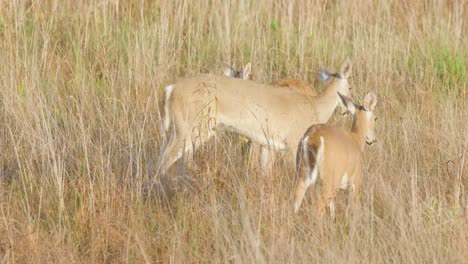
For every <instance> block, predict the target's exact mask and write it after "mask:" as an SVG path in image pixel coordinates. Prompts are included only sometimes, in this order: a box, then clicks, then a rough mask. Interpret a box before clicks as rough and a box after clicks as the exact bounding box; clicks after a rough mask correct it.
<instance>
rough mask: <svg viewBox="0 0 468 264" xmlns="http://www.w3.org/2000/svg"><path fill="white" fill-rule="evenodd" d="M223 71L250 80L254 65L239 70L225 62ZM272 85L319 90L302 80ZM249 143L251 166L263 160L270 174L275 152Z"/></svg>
mask: <svg viewBox="0 0 468 264" xmlns="http://www.w3.org/2000/svg"><path fill="white" fill-rule="evenodd" d="M223 71H224V75H226V76H228V77H232V78H239V79H244V80H248V79H249V78H250V74H251V71H252V66H251V64H250V62H249V63H247V65H246V66H245V67H244V70H243V71H238V70H236V69H234V68H233V67H231V66H229V65H228V64H226V63H223ZM327 74H329V73H328V72H325V75H324V74H323V73H321V74H320V75H319V77H320V78H321V79H322V78H323V77H324V78H323V79H326V78H327ZM270 85H273V86H278V87H286V88H290V89H293V90H296V91H298V92H300V93H302V94H305V95H306V96H317V92H316V91H315V90H314V88H312V87H311V86H310V85H309V84H308V83H306V82H304V81H301V80H295V79H281V80H276V81H273V82H271V83H270ZM248 145H249V146H250V151H249V152H250V168H251V169H252V168H253V167H254V166H255V165H257V164H258V163H257V162H258V161H259V160H261V168H262V173H263V174H264V175H267V174H269V173H270V172H271V170H272V167H273V163H274V159H275V157H274V153H271V151H270V150H269V149H268V148H262V146H261V145H260V144H257V143H253V142H252V141H251V140H249V142H248ZM259 157H261V159H259Z"/></svg>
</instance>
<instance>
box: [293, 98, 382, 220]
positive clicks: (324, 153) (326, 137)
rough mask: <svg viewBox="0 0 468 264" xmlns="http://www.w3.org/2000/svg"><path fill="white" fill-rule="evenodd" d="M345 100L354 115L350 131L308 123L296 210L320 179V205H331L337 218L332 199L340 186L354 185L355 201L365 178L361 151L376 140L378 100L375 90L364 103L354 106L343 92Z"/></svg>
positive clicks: (302, 145)
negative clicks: (375, 113)
mask: <svg viewBox="0 0 468 264" xmlns="http://www.w3.org/2000/svg"><path fill="white" fill-rule="evenodd" d="M343 100H345V101H344V104H345V105H346V106H347V108H348V109H350V110H349V111H350V112H351V113H352V114H353V116H354V121H353V126H352V129H351V130H350V131H348V130H345V129H342V128H337V127H334V126H330V125H327V124H317V125H313V126H311V127H309V129H308V130H307V131H306V133H305V134H304V136H303V138H302V140H301V141H300V143H299V146H298V148H297V160H296V168H297V169H296V173H297V177H298V180H297V186H296V194H295V203H294V210H295V212H297V211H298V210H299V207H300V205H301V202H302V199H303V198H304V194H305V192H306V190H307V188H308V187H309V186H310V185H315V184H316V183H317V181H318V179H320V180H321V185H322V186H321V188H322V190H321V198H320V201H319V202H318V208H319V210H320V211H323V210H324V209H325V207H326V206H327V205H329V206H330V211H331V216H332V218H334V204H333V200H334V198H335V195H336V193H337V191H338V190H339V189H346V188H347V187H348V186H351V187H352V189H353V194H354V198H355V203H356V204H359V199H358V193H359V189H360V186H361V180H362V170H363V167H362V153H363V151H364V146H365V143H366V142H367V143H368V144H372V143H374V142H375V134H374V124H375V117H374V114H373V110H374V108H375V106H376V103H377V98H376V96H375V94H373V93H370V94H368V95H367V96H366V98H365V104H364V107H359V106H355V105H354V104H353V103H352V102H351V101H350V100H349V99H348V98H346V97H344V96H343Z"/></svg>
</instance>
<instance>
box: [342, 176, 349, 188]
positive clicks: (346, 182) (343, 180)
mask: <svg viewBox="0 0 468 264" xmlns="http://www.w3.org/2000/svg"><path fill="white" fill-rule="evenodd" d="M348 180H349V179H348V174H347V173H345V175H343V177H342V178H341V185H340V188H341V189H342V190H346V188H347V187H348Z"/></svg>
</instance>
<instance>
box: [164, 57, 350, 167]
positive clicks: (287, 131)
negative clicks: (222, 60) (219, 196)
mask: <svg viewBox="0 0 468 264" xmlns="http://www.w3.org/2000/svg"><path fill="white" fill-rule="evenodd" d="M350 73H351V62H350V61H349V60H347V61H345V63H343V65H342V66H341V70H340V72H339V73H336V74H329V75H327V77H328V78H329V80H328V81H327V84H326V88H325V90H324V91H323V92H322V93H320V94H319V95H318V96H315V97H312V96H306V95H304V94H301V93H299V92H297V91H295V90H293V89H285V88H283V87H276V86H271V85H263V84H259V83H256V82H253V81H249V80H239V79H236V78H227V77H223V76H215V75H207V74H203V75H198V76H196V77H193V78H186V79H182V80H180V81H178V82H176V83H175V84H173V85H169V86H167V87H166V89H165V95H164V99H165V104H164V122H163V124H164V129H165V130H166V131H168V130H169V129H170V128H171V124H172V127H173V131H174V133H173V136H172V137H171V139H170V142H169V144H168V146H167V148H166V151H165V153H164V154H163V157H162V162H161V170H162V172H163V173H164V172H166V170H167V169H168V168H169V167H170V166H171V165H172V164H173V163H174V162H175V161H177V160H178V159H179V158H180V157H181V156H182V155H183V154H184V153H185V152H192V151H193V150H194V149H196V148H197V144H203V143H205V142H206V141H207V140H208V139H209V138H211V137H212V136H213V135H215V133H216V131H217V130H219V129H225V130H229V131H233V132H236V133H238V134H240V135H243V136H245V137H247V138H249V139H250V140H252V141H253V142H256V143H259V144H261V145H262V146H263V147H266V148H269V149H274V150H276V151H284V152H286V154H287V155H289V156H290V157H292V158H293V159H295V156H296V146H297V141H298V140H299V139H300V138H301V136H302V134H303V131H305V130H306V128H307V127H308V126H309V125H310V124H318V123H326V122H327V121H328V119H329V118H330V116H331V115H332V113H333V112H334V110H335V108H336V106H337V105H338V104H339V103H340V99H339V96H338V94H337V92H340V93H342V94H344V95H348V94H349V90H350V86H349V83H348V80H347V78H348V77H349V75H350ZM342 109H344V107H342Z"/></svg>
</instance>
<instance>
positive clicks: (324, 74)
mask: <svg viewBox="0 0 468 264" xmlns="http://www.w3.org/2000/svg"><path fill="white" fill-rule="evenodd" d="M330 76H331V73H330V72H329V71H328V70H326V69H321V70H320V71H319V73H318V78H319V80H320V81H322V82H323V83H326V82H328V80H329V79H330Z"/></svg>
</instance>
